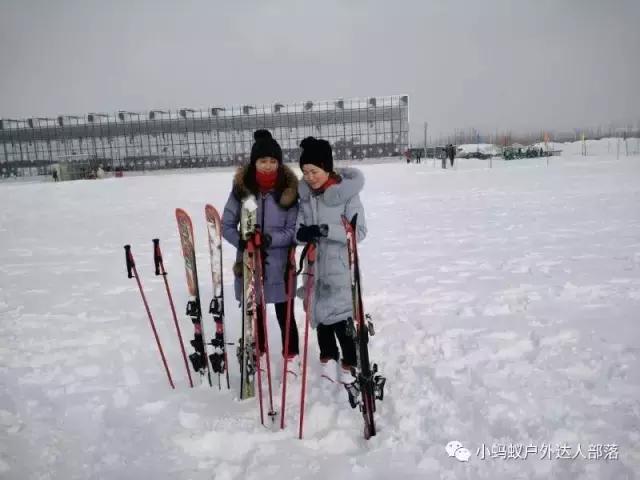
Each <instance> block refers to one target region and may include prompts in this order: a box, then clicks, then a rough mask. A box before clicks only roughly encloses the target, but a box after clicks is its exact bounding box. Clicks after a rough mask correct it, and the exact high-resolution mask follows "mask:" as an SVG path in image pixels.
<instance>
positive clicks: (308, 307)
mask: <svg viewBox="0 0 640 480" xmlns="http://www.w3.org/2000/svg"><path fill="white" fill-rule="evenodd" d="M307 245H308V249H307V252H306V257H307V283H306V285H305V294H304V309H305V311H306V315H305V325H304V353H303V357H302V390H301V392H300V426H299V429H298V438H299V439H302V426H303V424H304V400H305V392H306V387H307V353H308V346H309V324H310V323H311V316H312V313H313V305H312V303H313V302H312V298H311V295H312V292H313V277H314V272H313V270H314V263H315V260H316V247H315V245H314V244H313V243H309V244H307Z"/></svg>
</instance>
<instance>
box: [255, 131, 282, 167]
mask: <svg viewBox="0 0 640 480" xmlns="http://www.w3.org/2000/svg"><path fill="white" fill-rule="evenodd" d="M253 139H254V140H255V143H254V144H253V146H252V147H251V164H252V165H255V163H256V160H258V159H259V158H262V157H273V158H275V159H276V160H278V163H282V149H281V148H280V145H278V142H276V141H275V140H274V139H273V137H272V136H271V133H269V130H264V129H261V130H256V131H255V132H253Z"/></svg>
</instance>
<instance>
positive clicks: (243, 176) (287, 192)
mask: <svg viewBox="0 0 640 480" xmlns="http://www.w3.org/2000/svg"><path fill="white" fill-rule="evenodd" d="M279 168H280V169H281V172H280V173H279V175H278V181H277V183H276V187H275V189H274V191H273V195H274V196H275V197H276V199H277V201H278V204H279V205H280V207H282V208H284V209H289V208H291V207H292V206H294V205H295V204H296V200H297V199H298V177H296V174H295V173H293V170H291V169H290V168H289V167H288V166H286V165H281V166H280V167H279ZM250 170H251V169H250V166H249V165H245V166H243V167H239V168H238V170H236V173H235V175H234V176H233V187H232V192H233V194H234V195H235V197H236V198H237V199H238V200H240V201H242V200H244V199H245V198H246V197H248V196H249V195H255V196H256V197H257V196H258V194H259V193H260V192H259V191H258V186H257V184H256V182H255V180H253V181H251V180H250V179H249V178H247V177H248V174H249V173H250ZM253 171H254V172H255V170H253Z"/></svg>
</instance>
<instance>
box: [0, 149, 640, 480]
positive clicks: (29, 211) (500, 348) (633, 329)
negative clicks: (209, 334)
mask: <svg viewBox="0 0 640 480" xmlns="http://www.w3.org/2000/svg"><path fill="white" fill-rule="evenodd" d="M604 148H606V146H605V147H604ZM573 153H579V150H577V151H576V152H570V154H567V155H565V156H562V157H553V158H552V159H551V160H550V163H549V165H548V166H547V164H546V161H547V160H546V159H528V160H519V161H513V162H503V161H500V160H495V159H494V161H493V168H491V169H489V168H487V167H488V162H487V161H482V160H460V161H458V162H457V163H456V164H457V165H458V168H457V169H456V170H450V169H448V170H441V169H439V168H433V164H432V162H431V161H429V160H427V161H426V162H423V163H422V164H421V165H415V164H411V165H407V164H406V163H404V162H402V161H398V162H397V163H388V164H366V165H365V164H363V165H362V169H363V171H364V172H365V174H366V176H367V185H366V187H365V191H364V193H363V201H364V204H365V206H366V213H367V221H368V224H369V235H368V237H367V239H366V240H365V241H364V242H363V243H362V245H361V257H362V262H363V274H364V279H363V281H364V285H363V287H364V294H365V305H366V308H367V310H368V312H369V313H371V314H372V316H373V317H374V320H375V321H376V336H375V337H374V338H373V339H372V343H371V355H372V357H373V359H374V360H375V361H377V362H378V363H379V365H380V367H381V370H382V371H383V372H384V373H385V374H386V376H387V378H388V384H387V390H386V397H385V400H384V401H383V402H381V403H379V409H378V413H377V419H378V426H379V433H378V436H376V437H374V438H372V439H371V440H369V441H365V440H363V439H362V438H361V430H362V427H361V416H360V415H359V414H358V413H357V412H356V411H353V410H351V408H349V406H348V404H347V400H346V394H345V393H344V391H342V390H340V389H339V388H337V387H335V386H333V385H331V384H328V383H327V382H326V381H324V380H322V379H320V378H318V374H319V367H318V363H317V348H316V343H315V335H313V334H312V336H311V337H310V340H311V342H310V345H311V348H310V372H309V382H308V386H309V390H308V394H309V395H308V400H307V414H306V423H305V439H304V440H303V441H300V440H298V439H297V438H296V422H297V413H298V408H299V406H298V399H297V395H298V393H299V385H297V386H296V385H293V386H292V387H291V389H290V392H289V399H290V402H289V408H288V411H287V417H286V419H287V424H288V426H287V429H286V430H285V431H271V430H269V429H266V428H264V427H261V426H260V425H259V422H258V409H257V405H256V402H255V401H254V400H249V401H244V402H240V401H239V400H238V399H237V396H238V388H237V387H238V383H239V382H238V367H237V362H235V360H234V361H233V362H232V364H231V377H232V378H231V380H232V391H230V392H229V391H225V390H223V391H218V390H217V388H216V389H210V388H209V387H208V386H199V387H197V388H195V389H193V390H190V389H189V388H188V385H187V381H186V374H185V372H184V367H183V365H182V360H181V357H180V354H179V348H178V345H177V342H176V340H175V333H174V330H173V326H172V321H171V316H170V312H169V307H168V302H167V298H166V294H165V291H164V285H163V283H162V280H161V279H160V278H156V277H154V275H153V265H152V255H151V253H152V251H151V245H152V244H151V239H152V238H154V237H159V238H160V239H161V245H162V247H163V251H164V256H165V264H166V267H167V270H168V272H169V277H168V278H169V282H170V284H171V286H172V289H173V295H174V298H175V300H176V303H177V307H178V310H179V312H182V309H183V306H184V301H185V300H186V292H185V290H186V285H185V283H186V282H185V278H184V268H183V263H182V257H181V255H180V253H179V243H178V235H177V231H176V226H175V217H174V209H175V208H176V207H182V208H184V209H186V210H187V211H188V212H190V213H191V215H192V217H193V219H194V222H195V229H196V230H195V235H196V243H197V251H198V261H199V262H200V264H199V271H200V281H201V289H202V292H203V296H204V297H205V301H208V298H207V297H208V296H209V295H210V288H211V286H210V282H209V278H210V276H209V273H208V254H207V250H206V249H207V245H206V229H205V226H204V205H205V203H213V204H214V205H216V206H218V207H219V208H222V206H223V205H224V201H225V200H226V196H227V194H228V190H229V187H230V182H231V177H232V172H230V171H221V172H200V173H198V172H185V173H176V174H172V175H145V176H137V177H125V178H122V179H108V180H104V181H78V182H70V183H58V184H53V183H30V184H13V185H11V184H4V185H1V186H0V201H1V202H2V205H3V206H4V208H3V209H2V210H1V211H0V316H1V323H0V383H1V384H2V388H1V389H0V478H3V479H16V480H18V479H19V480H22V479H141V478H153V479H156V480H160V479H172V480H178V479H197V480H199V479H213V478H215V479H245V478H246V479H252V478H254V479H261V480H263V479H270V478H274V479H275V478H277V479H282V478H290V479H296V478H300V479H305V480H307V479H325V478H333V479H341V478H349V479H354V480H355V479H369V478H376V479H392V478H411V479H413V478H415V479H418V478H420V479H424V478H442V479H458V478H460V479H515V478H535V479H550V478H558V479H573V478H589V479H631V478H635V475H637V473H636V472H638V471H640V400H639V399H640V370H639V369H638V367H639V363H638V362H639V360H640V322H639V319H640V315H639V313H638V312H640V157H638V156H635V157H632V156H629V157H624V156H621V157H620V159H619V160H616V154H615V150H614V151H612V153H611V154H608V155H607V154H606V153H601V154H600V155H598V156H595V155H590V156H587V157H580V156H577V155H573ZM126 243H129V244H131V245H132V251H133V253H134V255H135V258H136V260H137V265H138V270H139V272H140V275H141V279H142V282H143V285H144V287H145V290H146V292H147V295H148V299H149V302H150V306H151V310H152V312H153V313H154V315H155V319H156V323H157V325H158V329H159V333H160V336H161V339H162V341H163V343H164V346H165V350H166V352H167V355H168V359H169V362H170V366H171V369H172V373H173V376H174V380H175V381H176V385H177V388H176V390H171V389H170V388H169V386H168V383H167V380H166V377H165V375H164V372H163V369H162V365H161V362H160V359H159V356H158V353H157V350H156V347H155V344H154V342H153V337H152V334H151V330H150V327H149V324H148V320H147V318H146V315H145V311H144V308H143V305H142V302H141V300H140V297H139V294H138V291H137V288H136V285H135V281H134V280H132V279H128V278H127V276H126V271H125V263H124V250H123V248H122V246H123V245H124V244H126ZM225 247H226V249H225V252H224V255H225V261H226V269H225V274H226V277H225V287H226V290H227V292H230V291H231V288H230V286H231V285H230V283H229V281H230V279H231V271H230V267H231V259H232V254H233V252H232V250H231V248H228V246H227V245H225ZM227 313H228V318H227V329H228V330H229V331H230V332H231V338H232V339H233V338H237V335H238V332H239V328H238V322H239V311H238V309H237V308H236V305H235V302H233V301H231V299H228V302H227ZM270 313H271V317H272V318H271V320H270V325H269V330H270V337H271V345H272V349H273V351H274V352H275V351H278V350H279V347H280V342H279V338H278V334H277V325H276V323H275V320H274V319H273V311H272V310H270ZM180 318H181V322H182V323H181V325H182V331H183V335H184V336H185V337H190V336H191V334H192V327H191V324H190V322H189V320H188V319H186V318H185V317H183V316H182V315H181V316H180ZM303 318H304V317H303V315H302V312H301V306H300V305H298V306H297V321H298V325H299V326H300V327H302V325H303ZM206 320H209V318H206ZM273 364H274V366H275V367H276V368H275V370H276V372H278V373H276V377H279V376H280V373H279V370H280V367H281V363H280V360H279V359H278V358H277V355H275V354H274V355H273ZM277 385H278V382H277V378H276V381H275V386H276V387H277ZM275 391H276V392H278V389H277V388H276V389H275ZM275 397H276V403H277V404H279V401H277V400H278V395H277V394H276V395H275ZM451 440H459V441H461V442H462V444H463V445H464V446H465V447H467V448H468V449H469V450H470V451H471V454H472V455H471V458H470V459H469V461H468V462H459V461H457V460H456V459H455V458H450V457H449V456H447V453H446V452H445V445H446V444H447V442H449V441H451ZM549 445H551V450H549ZM612 445H613V446H612ZM614 446H615V447H614ZM578 447H580V452H577V449H578ZM519 448H522V451H519V452H518V451H517V450H518V449H519ZM492 449H493V451H492ZM501 450H504V453H503V452H501ZM518 453H519V454H518ZM525 453H526V455H527V458H526V459H525V458H523V457H524V456H525ZM576 455H577V457H576V458H575V459H567V458H556V457H567V456H569V457H574V456H576ZM509 456H511V457H520V458H505V457H509ZM589 456H591V457H594V458H583V457H589ZM607 456H608V457H609V458H604V457H607ZM483 457H484V458H483Z"/></svg>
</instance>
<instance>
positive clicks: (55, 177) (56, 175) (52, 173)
mask: <svg viewBox="0 0 640 480" xmlns="http://www.w3.org/2000/svg"><path fill="white" fill-rule="evenodd" d="M51 176H52V177H53V181H54V182H57V181H58V169H57V168H54V169H53V170H52V171H51Z"/></svg>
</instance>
